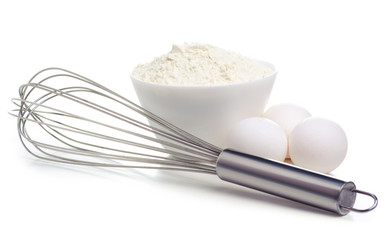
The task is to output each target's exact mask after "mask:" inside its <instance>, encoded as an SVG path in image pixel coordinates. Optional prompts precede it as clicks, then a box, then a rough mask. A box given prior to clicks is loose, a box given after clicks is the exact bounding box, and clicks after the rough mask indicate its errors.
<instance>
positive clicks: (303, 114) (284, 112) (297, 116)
mask: <svg viewBox="0 0 390 240" xmlns="http://www.w3.org/2000/svg"><path fill="white" fill-rule="evenodd" d="M263 117H265V118H268V119H270V120H272V121H274V122H275V123H277V124H279V126H281V127H282V128H283V130H284V132H285V133H286V136H287V139H288V138H289V136H290V133H291V131H292V130H293V129H294V128H295V127H296V126H297V125H298V124H299V123H301V122H302V121H303V120H305V119H306V118H308V117H311V114H310V112H309V111H307V110H306V109H305V108H303V107H300V106H298V105H295V104H291V103H283V104H278V105H274V106H271V107H270V108H268V109H267V111H265V112H264V113H263ZM286 158H290V153H289V149H287V154H286Z"/></svg>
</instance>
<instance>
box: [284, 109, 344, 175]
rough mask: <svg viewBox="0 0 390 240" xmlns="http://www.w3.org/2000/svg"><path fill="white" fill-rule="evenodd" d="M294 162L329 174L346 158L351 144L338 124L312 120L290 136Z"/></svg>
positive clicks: (291, 153) (318, 119)
mask: <svg viewBox="0 0 390 240" xmlns="http://www.w3.org/2000/svg"><path fill="white" fill-rule="evenodd" d="M289 148H290V157H291V161H292V162H293V163H294V164H295V165H297V166H300V167H303V168H307V169H310V170H314V171H318V172H323V173H329V172H331V171H333V170H334V169H336V168H337V167H338V166H339V165H340V164H341V163H342V161H343V160H344V158H345V156H346V154H347V148H348V140H347V136H346V134H345V132H344V130H343V129H342V128H341V127H340V125H338V124H337V123H335V122H333V121H331V120H328V119H324V118H316V117H311V118H307V119H306V120H304V121H303V122H301V123H300V124H298V125H297V126H296V127H295V128H294V129H293V131H292V132H291V134H290V138H289Z"/></svg>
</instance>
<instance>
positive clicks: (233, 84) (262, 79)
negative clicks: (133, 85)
mask: <svg viewBox="0 0 390 240" xmlns="http://www.w3.org/2000/svg"><path fill="white" fill-rule="evenodd" d="M256 61H258V62H261V63H262V64H264V65H266V66H268V67H270V68H271V69H272V70H273V72H272V73H271V74H270V75H268V76H265V77H263V78H258V79H255V80H250V81H245V82H237V83H226V84H216V85H167V84H159V83H154V82H147V81H143V80H140V79H138V78H137V77H135V76H134V75H133V74H132V73H130V78H131V79H132V80H133V82H134V81H136V82H138V83H141V84H144V85H150V86H154V87H161V88H183V89H196V88H227V87H233V86H238V85H245V84H250V83H254V82H260V81H264V80H267V79H273V78H275V76H276V74H277V73H278V71H277V70H276V68H275V66H274V65H273V64H271V63H270V62H266V61H262V60H256ZM133 69H134V68H133Z"/></svg>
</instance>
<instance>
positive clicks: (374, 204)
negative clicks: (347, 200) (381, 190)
mask: <svg viewBox="0 0 390 240" xmlns="http://www.w3.org/2000/svg"><path fill="white" fill-rule="evenodd" d="M352 192H355V193H360V194H363V195H366V196H369V197H371V198H372V199H373V200H374V203H373V204H372V205H371V206H370V207H369V208H366V209H357V208H354V207H345V206H342V205H341V206H340V207H341V208H344V209H347V210H349V211H353V212H360V213H364V212H369V211H372V210H373V209H374V208H376V206H377V205H378V198H377V197H376V196H375V195H374V194H372V193H369V192H365V191H362V190H358V189H353V190H352Z"/></svg>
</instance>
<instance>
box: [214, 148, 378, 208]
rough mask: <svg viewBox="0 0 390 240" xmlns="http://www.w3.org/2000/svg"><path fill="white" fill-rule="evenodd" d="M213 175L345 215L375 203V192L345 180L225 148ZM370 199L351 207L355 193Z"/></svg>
mask: <svg viewBox="0 0 390 240" xmlns="http://www.w3.org/2000/svg"><path fill="white" fill-rule="evenodd" d="M217 175H218V176H219V178H221V179H222V180H225V181H228V182H232V183H235V184H238V185H242V186H245V187H249V188H253V189H256V190H260V191H262V192H266V193H269V194H272V195H276V196H279V197H283V198H287V199H290V200H293V201H297V202H301V203H304V204H308V205H311V206H314V207H317V208H321V209H324V210H328V211H331V212H335V213H337V214H340V215H346V214H348V213H349V212H350V211H357V212H363V211H370V210H372V209H374V208H375V207H376V205H377V203H378V199H377V198H376V196H375V195H373V194H370V193H367V192H363V191H360V190H356V186H355V184H354V183H353V182H345V181H342V180H339V179H336V178H333V177H330V176H328V175H325V174H321V173H316V172H313V171H309V170H306V169H303V168H299V167H296V166H293V165H290V164H287V163H283V162H278V161H273V160H269V159H264V158H260V157H255V156H251V155H247V154H243V153H239V152H235V151H232V150H229V149H226V150H224V151H222V153H221V154H220V155H219V158H218V161H217ZM362 192H363V193H364V194H365V195H369V196H371V197H372V198H373V199H374V204H373V205H372V206H371V207H370V208H368V209H364V210H359V209H354V208H353V205H354V203H355V199H356V193H362Z"/></svg>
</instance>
